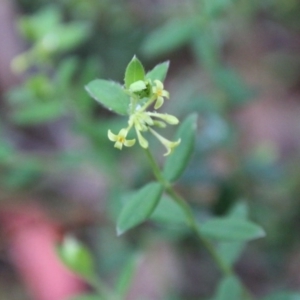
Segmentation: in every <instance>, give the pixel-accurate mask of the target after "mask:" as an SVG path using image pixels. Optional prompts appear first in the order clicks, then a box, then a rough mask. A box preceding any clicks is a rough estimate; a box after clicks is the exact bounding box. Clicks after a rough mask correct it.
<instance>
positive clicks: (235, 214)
mask: <svg viewBox="0 0 300 300" xmlns="http://www.w3.org/2000/svg"><path fill="white" fill-rule="evenodd" d="M228 217H229V218H230V217H232V218H236V219H241V220H247V218H248V206H247V204H246V202H244V201H239V202H238V203H237V204H236V205H234V207H233V208H232V209H231V211H230V212H229V215H228ZM244 248H245V242H244V241H242V242H240V241H231V242H221V243H219V245H218V249H217V251H218V253H219V256H220V257H222V260H223V261H224V262H225V263H226V264H227V265H228V266H232V265H233V264H234V263H235V262H236V261H237V259H238V258H239V257H240V255H241V253H242V252H243V250H244Z"/></svg>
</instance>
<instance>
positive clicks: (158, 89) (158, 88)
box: [152, 80, 170, 109]
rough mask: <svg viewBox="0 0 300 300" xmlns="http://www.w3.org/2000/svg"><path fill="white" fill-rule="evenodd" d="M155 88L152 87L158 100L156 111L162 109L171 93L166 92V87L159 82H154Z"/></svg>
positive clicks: (155, 106)
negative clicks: (165, 99)
mask: <svg viewBox="0 0 300 300" xmlns="http://www.w3.org/2000/svg"><path fill="white" fill-rule="evenodd" d="M154 83H155V86H153V87H152V93H153V95H154V96H155V98H156V102H155V105H154V108H155V109H158V108H160V107H161V106H162V105H163V104H164V97H165V98H167V99H169V97H170V95H169V92H168V91H166V90H164V85H163V83H162V82H161V81H159V80H154Z"/></svg>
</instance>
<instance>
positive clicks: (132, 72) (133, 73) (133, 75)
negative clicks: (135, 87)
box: [124, 56, 145, 89]
mask: <svg viewBox="0 0 300 300" xmlns="http://www.w3.org/2000/svg"><path fill="white" fill-rule="evenodd" d="M144 79H145V70H144V67H143V65H142V63H141V62H140V60H139V59H138V58H137V57H136V56H134V57H133V58H132V60H131V61H130V63H129V64H128V66H127V68H126V71H125V78H124V81H125V87H126V88H127V89H128V88H129V87H130V85H131V84H132V83H134V82H136V81H139V80H144Z"/></svg>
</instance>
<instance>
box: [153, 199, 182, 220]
mask: <svg viewBox="0 0 300 300" xmlns="http://www.w3.org/2000/svg"><path fill="white" fill-rule="evenodd" d="M151 219H152V220H154V221H157V222H161V223H167V224H177V225H185V224H186V223H187V220H186V217H185V214H184V213H183V211H182V209H181V208H180V207H179V205H178V204H177V203H176V202H175V201H173V200H172V199H171V198H170V197H168V196H163V197H162V198H161V200H160V202H159V204H158V205H157V207H156V209H155V211H154V212H153V214H152V215H151Z"/></svg>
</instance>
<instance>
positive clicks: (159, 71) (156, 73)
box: [146, 61, 170, 82]
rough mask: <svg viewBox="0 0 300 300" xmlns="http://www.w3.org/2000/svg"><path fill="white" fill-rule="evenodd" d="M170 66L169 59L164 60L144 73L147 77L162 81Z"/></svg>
mask: <svg viewBox="0 0 300 300" xmlns="http://www.w3.org/2000/svg"><path fill="white" fill-rule="evenodd" d="M169 66H170V61H165V62H163V63H161V64H158V65H156V66H155V67H154V68H153V69H152V70H151V71H149V72H148V73H147V74H146V78H147V79H151V80H156V79H158V80H160V81H162V82H163V81H164V80H165V78H166V76H167V73H168V70H169Z"/></svg>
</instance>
